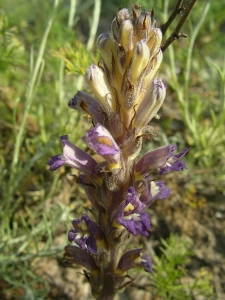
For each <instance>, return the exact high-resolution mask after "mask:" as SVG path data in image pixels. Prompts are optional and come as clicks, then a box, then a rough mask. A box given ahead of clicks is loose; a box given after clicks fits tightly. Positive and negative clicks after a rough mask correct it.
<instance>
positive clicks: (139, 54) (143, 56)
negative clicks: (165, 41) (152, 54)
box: [129, 40, 149, 84]
mask: <svg viewBox="0 0 225 300" xmlns="http://www.w3.org/2000/svg"><path fill="white" fill-rule="evenodd" d="M148 62H149V49H148V45H147V44H146V41H145V40H141V41H139V42H138V43H137V44H136V45H135V49H134V56H133V60H132V63H131V66H130V70H129V73H130V74H131V82H132V83H133V84H134V83H136V82H137V80H138V78H139V76H140V74H141V73H142V71H143V70H144V69H145V67H146V66H147V64H148Z"/></svg>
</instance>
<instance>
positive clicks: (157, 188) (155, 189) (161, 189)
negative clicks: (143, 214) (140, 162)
mask: <svg viewBox="0 0 225 300" xmlns="http://www.w3.org/2000/svg"><path fill="white" fill-rule="evenodd" d="M145 180H146V181H147V187H146V189H145V191H144V192H143V193H142V194H141V196H140V200H141V202H143V203H144V204H145V205H146V206H147V207H148V206H150V205H151V204H152V203H153V202H154V201H155V200H156V199H166V198H168V197H169V196H170V193H171V191H170V190H169V189H168V187H167V186H166V185H165V184H164V182H160V181H153V180H150V176H149V175H146V176H145Z"/></svg>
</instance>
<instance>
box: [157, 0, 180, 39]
mask: <svg viewBox="0 0 225 300" xmlns="http://www.w3.org/2000/svg"><path fill="white" fill-rule="evenodd" d="M182 5H183V0H178V1H177V4H176V6H175V7H174V11H173V12H172V14H171V15H170V16H169V19H168V20H167V22H166V23H164V24H162V25H161V26H160V29H161V31H162V35H163V36H164V35H165V33H166V31H167V29H168V28H169V26H170V25H171V23H172V22H173V20H174V19H175V18H176V16H177V15H178V14H179V13H180V12H181V11H182V10H183V9H184V8H183V6H182Z"/></svg>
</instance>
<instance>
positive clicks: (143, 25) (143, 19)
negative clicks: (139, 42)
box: [137, 11, 154, 40]
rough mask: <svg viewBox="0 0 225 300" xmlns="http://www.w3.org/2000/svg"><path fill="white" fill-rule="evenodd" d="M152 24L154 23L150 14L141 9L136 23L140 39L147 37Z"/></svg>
mask: <svg viewBox="0 0 225 300" xmlns="http://www.w3.org/2000/svg"><path fill="white" fill-rule="evenodd" d="M153 24H154V19H153V17H152V14H151V13H146V12H145V11H142V12H141V14H140V16H139V18H138V23H137V31H138V35H139V37H140V38H141V39H146V40H147V39H148V36H149V33H150V31H151V29H152V26H153Z"/></svg>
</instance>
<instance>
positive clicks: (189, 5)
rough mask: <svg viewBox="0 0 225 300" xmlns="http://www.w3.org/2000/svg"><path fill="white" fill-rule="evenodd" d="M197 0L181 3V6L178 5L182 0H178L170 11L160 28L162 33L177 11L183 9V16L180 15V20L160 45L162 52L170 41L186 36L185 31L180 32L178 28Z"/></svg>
mask: <svg viewBox="0 0 225 300" xmlns="http://www.w3.org/2000/svg"><path fill="white" fill-rule="evenodd" d="M196 1H197V0H191V1H190V2H188V3H187V4H186V5H182V7H180V5H181V3H182V0H178V1H177V4H176V7H175V9H174V11H173V12H172V14H171V16H170V17H169V19H168V21H167V22H166V23H165V24H163V25H162V26H161V29H162V30H163V34H165V32H166V30H167V29H168V28H169V26H170V24H171V23H172V21H173V20H174V19H175V17H176V15H177V14H178V13H180V12H181V11H184V14H183V16H182V17H181V19H180V21H179V22H178V24H177V26H176V28H175V29H174V31H173V33H172V34H171V35H170V37H169V38H168V39H167V40H166V42H165V44H164V45H163V46H162V47H161V50H162V52H164V51H165V50H166V49H167V48H168V47H169V45H171V44H172V42H173V41H174V40H177V39H179V38H181V37H187V35H186V34H185V33H181V32H180V30H181V28H182V27H183V25H184V23H185V21H186V19H187V17H188V16H189V14H190V12H191V10H192V8H193V6H194V4H195V2H196Z"/></svg>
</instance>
